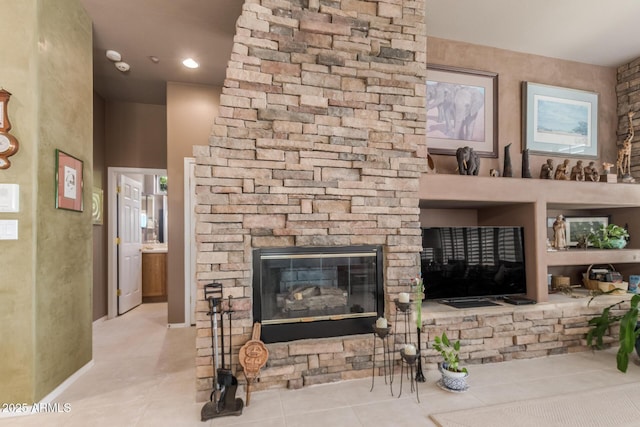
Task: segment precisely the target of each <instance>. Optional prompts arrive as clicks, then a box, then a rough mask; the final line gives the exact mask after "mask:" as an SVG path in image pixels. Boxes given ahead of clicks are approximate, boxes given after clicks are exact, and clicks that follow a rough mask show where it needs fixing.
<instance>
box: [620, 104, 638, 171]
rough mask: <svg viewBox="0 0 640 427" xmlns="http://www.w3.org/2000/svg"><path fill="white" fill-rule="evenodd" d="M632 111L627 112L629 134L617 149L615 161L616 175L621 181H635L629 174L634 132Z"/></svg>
mask: <svg viewBox="0 0 640 427" xmlns="http://www.w3.org/2000/svg"><path fill="white" fill-rule="evenodd" d="M634 114H635V113H634V112H633V111H629V112H628V113H627V118H628V119H629V135H627V137H626V138H625V139H624V141H623V142H622V147H620V148H619V149H618V160H617V161H616V167H617V170H618V176H620V177H621V178H622V182H636V180H635V178H633V177H632V176H631V141H632V140H633V136H634V134H635V132H634V129H633V116H634Z"/></svg>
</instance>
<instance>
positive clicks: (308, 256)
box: [253, 246, 384, 343]
mask: <svg viewBox="0 0 640 427" xmlns="http://www.w3.org/2000/svg"><path fill="white" fill-rule="evenodd" d="M382 267H383V261H382V247H381V246H340V247H289V248H268V249H255V250H254V251H253V317H254V320H255V321H260V322H261V323H262V340H263V341H264V342H267V343H273V342H285V341H293V340H298V339H304V338H326V337H336V336H342V335H353V334H362V333H367V332H371V325H372V324H373V323H374V322H375V319H376V318H377V317H378V316H382V315H383V313H384V290H383V282H382Z"/></svg>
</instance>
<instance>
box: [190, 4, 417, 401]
mask: <svg viewBox="0 0 640 427" xmlns="http://www.w3.org/2000/svg"><path fill="white" fill-rule="evenodd" d="M425 32H426V31H425V18H424V2H422V1H408V0H379V1H357V0H341V1H340V0H335V1H328V0H246V1H245V4H244V6H243V11H242V14H241V16H240V18H239V19H238V21H237V24H236V36H235V38H234V45H233V51H232V56H231V59H230V61H229V62H228V67H227V75H226V80H225V83H224V87H223V90H222V95H221V97H220V109H219V116H218V117H217V118H216V119H215V124H214V125H213V130H212V136H211V138H210V143H209V146H206V147H196V148H195V149H194V154H195V155H196V158H197V166H196V179H197V188H196V193H197V207H196V209H197V214H198V224H197V230H196V239H197V246H198V257H197V262H198V268H197V269H198V273H197V279H198V286H199V287H200V289H202V286H203V285H204V284H205V283H208V282H214V281H215V282H220V283H222V284H223V286H224V292H225V297H228V296H232V297H233V307H234V310H235V311H236V312H235V313H234V322H233V326H234V330H233V331H232V333H233V344H234V346H235V347H239V346H241V345H242V344H243V343H244V342H245V341H247V340H248V339H249V337H250V333H251V327H252V323H253V318H252V299H251V296H252V289H251V283H252V250H253V249H255V248H277V247H285V246H302V247H314V246H350V245H381V246H382V247H383V252H384V286H385V289H384V290H385V310H386V312H387V313H389V312H390V309H391V304H390V303H389V302H390V301H391V300H392V299H393V297H394V296H395V295H397V293H398V292H401V291H405V290H407V287H408V285H409V278H411V277H414V276H416V274H417V273H418V272H419V267H420V260H419V251H420V249H421V237H420V224H419V207H418V196H417V190H418V184H419V177H420V173H421V171H423V170H424V169H425V168H426V160H425V158H426V142H425V135H424V133H425V92H426V90H425V75H426V35H425ZM199 295H200V296H201V297H202V291H200V293H199ZM197 310H198V313H197V322H198V323H197V327H198V338H197V361H196V365H197V368H196V371H197V388H198V397H199V398H200V399H206V398H208V393H209V390H210V388H211V379H212V376H213V372H212V367H211V349H210V345H211V341H210V331H209V328H208V326H209V323H208V318H207V317H206V312H207V305H206V302H205V301H203V300H200V301H199V302H198V304H197ZM368 338H369V337H368V336H367V342H368V341H370V340H369V339H368ZM327 340H329V341H330V342H329V343H327V342H323V345H324V347H322V349H320V348H319V347H318V344H319V343H317V344H316V343H311V344H308V343H305V342H301V343H300V344H295V343H294V344H290V345H287V346H278V347H274V348H273V350H272V351H273V353H274V357H273V361H278V364H280V366H275V365H274V364H271V365H268V366H267V368H266V369H265V376H264V377H265V382H266V383H267V384H266V385H265V384H263V385H262V386H268V381H267V380H266V379H267V378H275V377H277V378H278V379H277V380H274V381H273V383H272V384H273V385H285V384H283V382H287V381H290V383H289V384H288V385H289V386H294V387H295V386H300V385H302V380H301V379H302V378H305V380H304V383H314V382H323V381H330V380H332V379H335V376H336V375H338V376H339V377H340V378H346V377H350V376H352V375H358V374H357V373H358V372H360V373H361V374H360V375H363V374H364V372H366V371H368V372H370V371H369V370H368V369H365V368H367V367H368V368H369V369H370V366H371V359H370V353H371V349H370V348H366V349H365V348H362V345H364V344H363V342H364V341H362V340H364V336H355V337H352V338H349V337H345V338H334V339H327ZM365 347H367V346H365ZM282 348H286V349H287V350H286V351H287V352H288V354H286V355H284V354H280V352H281V351H284V350H281V349H282ZM292 349H293V350H292ZM349 349H351V350H349ZM236 353H237V351H236ZM287 364H289V365H290V366H291V367H289V366H286V367H285V365H287ZM236 366H237V364H236ZM282 369H285V370H289V369H293V370H292V371H291V372H289V371H287V372H286V373H282V375H280V376H278V375H269V370H272V371H271V373H274V371H277V370H282ZM354 372H355V374H353V373H354ZM327 375H329V377H326V376H327Z"/></svg>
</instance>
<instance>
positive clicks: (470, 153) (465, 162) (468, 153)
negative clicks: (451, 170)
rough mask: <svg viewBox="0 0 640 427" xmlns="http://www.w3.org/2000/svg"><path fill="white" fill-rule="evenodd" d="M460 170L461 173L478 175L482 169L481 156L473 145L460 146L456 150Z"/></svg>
mask: <svg viewBox="0 0 640 427" xmlns="http://www.w3.org/2000/svg"><path fill="white" fill-rule="evenodd" d="M456 159H457V160H458V172H459V173H460V175H478V172H479V171H480V157H478V153H476V152H475V151H474V150H473V148H471V147H460V148H458V149H457V150H456Z"/></svg>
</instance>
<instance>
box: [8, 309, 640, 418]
mask: <svg viewBox="0 0 640 427" xmlns="http://www.w3.org/2000/svg"><path fill="white" fill-rule="evenodd" d="M194 340H195V330H194V328H184V329H167V327H166V304H144V305H142V306H140V307H138V308H136V309H135V310H133V311H131V312H129V313H127V314H125V315H124V316H121V317H119V318H117V319H114V320H110V321H103V322H98V323H96V324H95V325H94V344H93V347H94V363H95V364H94V366H93V367H92V368H91V369H90V370H89V371H88V372H87V373H85V374H84V375H83V376H82V377H80V378H79V379H78V380H77V381H76V382H75V383H73V384H72V385H71V386H70V387H69V388H68V389H67V390H66V391H65V392H63V393H62V394H61V395H60V396H59V397H58V398H57V399H56V402H60V403H69V404H70V405H71V410H70V412H68V413H53V414H51V413H49V414H36V415H29V416H20V417H12V418H6V417H5V418H0V427H5V426H12V427H13V426H21V427H23V426H24V427H31V426H33V427H36V426H47V427H72V426H73V427H75V426H78V427H80V426H82V427H85V426H93V427H100V426H136V427H138V426H140V427H142V426H154V427H163V426H170V427H181V426H214V427H215V426H239V427H243V426H244V427H249V426H255V427H257V426H261V427H297V426H305V427H313V426H335V427H340V426H350V427H353V426H373V427H383V426H390V427H391V426H393V427H401V426H433V425H435V424H433V423H432V422H431V420H430V419H429V417H428V416H429V414H431V413H437V412H446V411H453V410H456V409H466V408H473V407H481V406H487V405H493V404H498V403H505V402H511V401H517V400H523V399H534V398H538V397H545V396H553V395H566V394H567V393H572V392H580V391H584V390H589V389H592V388H594V387H603V386H610V385H616V384H620V383H628V382H637V381H640V366H638V361H637V358H636V357H635V356H634V359H633V360H634V362H635V363H633V364H631V365H630V367H629V371H628V372H627V374H622V373H619V372H618V371H616V369H615V352H614V351H611V350H609V351H601V352H596V353H593V352H584V353H577V354H571V355H564V356H553V357H548V358H540V359H529V360H518V361H512V362H504V363H496V364H487V365H473V366H471V367H470V371H471V375H470V378H469V384H470V387H469V390H468V391H467V392H465V393H451V392H447V391H444V390H441V389H440V388H438V387H437V385H436V381H437V379H438V378H439V374H438V373H437V372H435V371H427V372H426V376H427V382H426V383H421V384H419V390H418V391H419V395H420V403H418V402H417V399H416V394H415V393H414V394H412V393H410V388H409V384H407V382H404V390H403V392H402V396H401V397H400V398H398V397H397V396H398V387H399V378H398V377H397V376H396V379H395V381H396V382H394V394H395V396H391V394H390V392H389V387H388V386H385V384H384V379H383V378H381V377H376V378H375V386H374V389H373V391H372V392H370V391H369V390H370V387H371V378H367V379H361V380H353V381H345V382H340V383H333V384H326V385H318V386H313V387H307V388H304V389H301V390H267V391H260V392H255V393H253V394H252V396H251V405H250V406H249V407H246V408H245V409H244V411H243V414H242V415H241V416H238V417H224V418H218V419H213V420H208V421H206V422H201V421H200V409H201V408H202V405H203V404H202V403H196V402H195V385H194V379H195V372H194V370H195V368H194V358H195V356H194V354H195V349H194V347H195V345H194ZM238 397H242V398H244V391H242V390H240V391H239V393H238ZM487 427H489V426H487Z"/></svg>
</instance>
